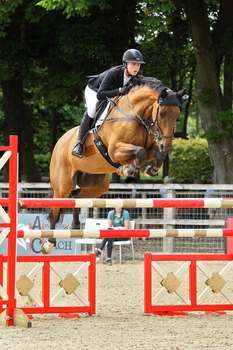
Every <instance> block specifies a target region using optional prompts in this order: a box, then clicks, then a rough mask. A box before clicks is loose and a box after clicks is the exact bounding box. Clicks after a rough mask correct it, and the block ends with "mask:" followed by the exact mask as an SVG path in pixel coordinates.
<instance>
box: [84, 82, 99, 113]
mask: <svg viewBox="0 0 233 350" xmlns="http://www.w3.org/2000/svg"><path fill="white" fill-rule="evenodd" d="M85 100H86V108H87V114H88V115H89V117H90V118H94V116H95V108H96V103H97V101H98V100H97V97H96V92H95V91H94V90H91V89H90V88H89V87H88V86H86V89H85Z"/></svg>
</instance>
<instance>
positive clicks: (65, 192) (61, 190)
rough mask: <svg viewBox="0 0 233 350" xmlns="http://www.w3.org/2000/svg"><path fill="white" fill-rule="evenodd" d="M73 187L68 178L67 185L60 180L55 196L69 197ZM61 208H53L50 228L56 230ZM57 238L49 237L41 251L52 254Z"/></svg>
mask: <svg viewBox="0 0 233 350" xmlns="http://www.w3.org/2000/svg"><path fill="white" fill-rule="evenodd" d="M71 188H72V182H71V181H69V180H68V179H67V181H66V185H64V184H63V186H61V185H60V182H58V188H57V189H56V190H54V193H53V198H67V197H68V196H69V193H70V191H71ZM60 211H61V210H60V208H52V209H51V211H50V214H49V221H50V230H54V229H55V227H56V223H57V222H58V220H59V216H60ZM56 241H57V240H56V238H49V239H48V240H47V241H46V242H45V243H44V244H42V246H41V252H42V253H43V254H50V253H51V252H52V251H53V248H54V247H56Z"/></svg>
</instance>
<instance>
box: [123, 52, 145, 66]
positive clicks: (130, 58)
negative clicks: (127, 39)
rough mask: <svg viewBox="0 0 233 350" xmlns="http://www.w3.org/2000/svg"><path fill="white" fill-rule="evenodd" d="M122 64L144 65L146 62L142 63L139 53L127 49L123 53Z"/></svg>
mask: <svg viewBox="0 0 233 350" xmlns="http://www.w3.org/2000/svg"><path fill="white" fill-rule="evenodd" d="M122 62H123V64H125V63H126V62H137V63H140V64H146V62H144V61H143V57H142V54H141V52H140V51H138V50H135V49H129V50H127V51H125V53H124V55H123V57H122Z"/></svg>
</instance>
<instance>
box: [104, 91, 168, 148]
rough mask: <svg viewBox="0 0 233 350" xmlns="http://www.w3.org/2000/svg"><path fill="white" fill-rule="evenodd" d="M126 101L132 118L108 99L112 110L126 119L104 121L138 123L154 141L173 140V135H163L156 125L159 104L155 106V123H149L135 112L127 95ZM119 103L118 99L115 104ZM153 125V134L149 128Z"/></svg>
mask: <svg viewBox="0 0 233 350" xmlns="http://www.w3.org/2000/svg"><path fill="white" fill-rule="evenodd" d="M126 99H127V102H128V104H129V106H130V108H131V110H132V111H133V112H134V114H135V115H134V116H133V115H131V114H130V113H128V112H126V111H125V110H124V109H122V108H121V107H119V106H118V105H117V103H116V102H115V101H113V100H111V99H108V100H109V102H110V103H111V104H112V106H113V108H114V109H116V110H117V111H118V112H120V113H121V114H123V115H125V116H126V118H122V117H120V118H109V119H106V121H108V122H116V121H129V120H130V121H134V122H138V123H139V124H142V126H143V127H144V128H145V129H146V131H147V133H148V134H152V135H153V136H154V140H155V141H160V140H161V139H162V138H173V137H174V135H172V136H168V135H164V134H163V133H162V131H161V128H160V127H159V125H158V113H159V107H160V103H159V104H158V106H157V109H156V116H155V121H154V122H151V121H149V120H146V119H143V118H142V117H141V116H140V115H139V114H138V113H137V111H136V110H135V108H134V106H133V105H132V103H131V102H130V100H129V96H128V94H127V95H126ZM118 101H119V99H118V100H117V102H118ZM153 125H155V126H156V132H154V131H153V130H151V126H153Z"/></svg>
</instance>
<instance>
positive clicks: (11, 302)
mask: <svg viewBox="0 0 233 350" xmlns="http://www.w3.org/2000/svg"><path fill="white" fill-rule="evenodd" d="M10 150H11V156H10V158H9V209H8V210H9V217H10V232H9V239H8V263H7V294H8V305H7V308H6V326H13V325H14V309H15V308H16V297H15V281H16V261H17V259H16V240H17V212H18V210H17V208H18V206H17V203H18V136H10Z"/></svg>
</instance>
